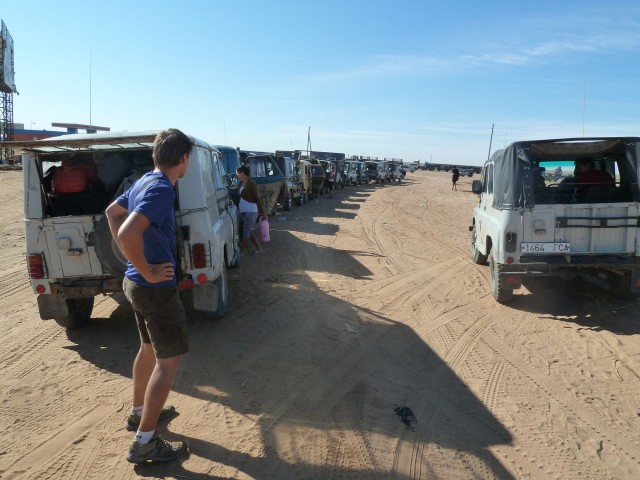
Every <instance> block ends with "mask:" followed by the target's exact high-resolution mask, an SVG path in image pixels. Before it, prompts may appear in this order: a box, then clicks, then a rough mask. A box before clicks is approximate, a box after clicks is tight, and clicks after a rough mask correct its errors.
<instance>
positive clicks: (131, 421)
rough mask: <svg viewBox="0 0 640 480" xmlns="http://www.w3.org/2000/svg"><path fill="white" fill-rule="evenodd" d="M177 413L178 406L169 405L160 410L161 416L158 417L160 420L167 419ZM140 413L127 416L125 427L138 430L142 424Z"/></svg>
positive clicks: (133, 430) (131, 430)
mask: <svg viewBox="0 0 640 480" xmlns="http://www.w3.org/2000/svg"><path fill="white" fill-rule="evenodd" d="M175 414H176V407H174V406H173V405H167V406H165V407H164V408H163V409H162V410H160V416H159V417H158V421H160V420H166V419H168V418H171V417H173V416H174V415H175ZM140 420H141V418H140V415H135V414H133V413H132V414H130V415H129V416H128V417H127V421H126V422H125V424H124V428H126V429H127V430H129V431H130V432H135V431H136V430H138V427H139V426H140Z"/></svg>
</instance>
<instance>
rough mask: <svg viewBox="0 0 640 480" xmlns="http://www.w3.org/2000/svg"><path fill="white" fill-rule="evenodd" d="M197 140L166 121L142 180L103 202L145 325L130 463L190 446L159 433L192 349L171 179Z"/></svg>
mask: <svg viewBox="0 0 640 480" xmlns="http://www.w3.org/2000/svg"><path fill="white" fill-rule="evenodd" d="M192 146H193V144H192V142H191V140H190V139H189V137H187V136H186V135H185V134H184V133H182V132H181V131H180V130H176V129H168V130H164V131H162V132H160V133H158V134H157V135H156V137H155V139H154V142H153V163H154V166H155V169H154V170H153V171H152V172H149V173H147V174H145V175H144V176H143V177H142V178H140V179H139V180H137V181H136V182H135V183H134V184H133V185H132V186H131V188H130V189H129V190H127V191H126V192H125V193H123V194H122V195H120V196H119V197H118V198H117V199H116V200H115V201H114V202H113V203H112V204H111V205H109V207H107V210H106V212H105V213H106V216H107V220H108V221H109V228H110V230H111V234H112V235H113V238H114V239H115V241H116V243H117V244H118V246H119V247H120V250H122V253H123V254H124V256H125V257H126V258H127V260H128V263H127V269H126V272H125V278H124V281H123V284H122V289H123V291H124V294H125V296H126V297H127V300H129V302H130V303H131V306H132V307H133V311H134V314H135V319H136V322H137V325H138V331H139V333H140V349H139V350H138V354H137V356H136V358H135V360H134V362H133V408H132V410H131V414H130V415H129V417H128V418H127V420H126V423H125V428H126V429H127V430H130V431H136V434H135V438H134V440H133V441H132V442H131V445H130V447H129V451H128V452H127V460H128V461H129V462H131V463H144V462H168V461H171V460H174V459H176V458H178V457H179V456H180V455H182V454H183V453H184V452H186V450H187V446H186V444H185V443H184V442H169V441H167V440H165V439H164V438H162V437H160V436H159V435H158V434H157V433H156V427H157V424H158V421H159V420H160V419H166V418H169V417H171V416H173V415H174V414H175V408H174V407H172V406H168V407H165V406H164V404H165V401H166V400H167V397H168V395H169V391H170V390H171V385H172V384H173V380H174V377H175V374H176V371H177V369H178V366H179V364H180V356H181V355H182V354H184V353H186V352H187V351H188V350H189V343H188V339H187V328H186V327H187V317H186V313H185V310H184V307H183V305H182V303H181V302H180V297H179V296H178V290H177V286H176V275H175V269H176V262H177V258H176V256H177V253H176V241H177V240H176V231H175V217H174V199H175V191H174V185H175V184H176V182H177V180H178V179H179V178H182V177H183V176H184V175H185V173H186V172H187V168H188V167H189V154H190V153H191V149H192Z"/></svg>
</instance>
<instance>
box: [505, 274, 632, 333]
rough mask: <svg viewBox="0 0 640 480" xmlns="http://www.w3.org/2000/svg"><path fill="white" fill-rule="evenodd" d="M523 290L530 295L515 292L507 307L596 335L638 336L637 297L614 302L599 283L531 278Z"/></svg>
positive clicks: (596, 281)
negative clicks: (555, 320)
mask: <svg viewBox="0 0 640 480" xmlns="http://www.w3.org/2000/svg"><path fill="white" fill-rule="evenodd" d="M525 287H526V289H527V290H529V292H531V295H518V292H516V295H515V296H514V299H513V302H512V303H510V304H509V307H511V308H514V309H516V310H522V311H526V312H531V313H538V314H541V315H542V317H543V318H551V319H557V320H562V321H570V322H574V323H576V324H578V325H581V326H584V327H586V328H589V329H591V330H596V331H599V330H607V331H610V332H611V333H615V334H620V335H635V334H638V333H640V322H639V321H638V318H640V297H635V298H631V299H620V298H616V297H615V296H614V295H612V294H611V293H610V292H609V291H608V289H607V286H606V284H605V282H604V281H602V280H600V279H590V278H586V277H576V278H573V279H571V280H560V279H557V278H534V279H529V280H527V282H526V283H525Z"/></svg>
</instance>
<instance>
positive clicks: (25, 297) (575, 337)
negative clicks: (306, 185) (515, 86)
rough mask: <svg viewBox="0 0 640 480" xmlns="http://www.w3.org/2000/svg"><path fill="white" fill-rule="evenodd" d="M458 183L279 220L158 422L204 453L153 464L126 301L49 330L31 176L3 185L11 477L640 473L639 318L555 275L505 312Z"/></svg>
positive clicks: (1, 246)
mask: <svg viewBox="0 0 640 480" xmlns="http://www.w3.org/2000/svg"><path fill="white" fill-rule="evenodd" d="M449 178H450V177H449V175H448V174H446V173H439V172H424V171H419V172H416V173H414V174H408V177H407V179H406V181H405V182H403V183H402V184H391V185H385V186H376V185H369V186H364V187H358V188H347V189H344V190H340V191H339V192H337V194H336V198H334V199H328V198H324V197H320V198H319V199H318V200H314V201H311V202H309V203H308V204H306V205H304V206H302V207H294V209H293V210H292V211H290V212H281V213H280V214H279V215H278V217H275V218H272V220H271V230H272V232H271V238H272V241H271V242H270V243H269V244H267V245H265V253H264V254H263V255H260V256H256V257H252V256H249V257H245V258H244V259H243V264H242V266H241V268H240V269H239V270H236V271H233V272H232V284H231V288H232V297H231V306H230V313H229V314H228V316H227V317H225V318H224V319H222V320H219V321H215V322H209V321H202V320H200V321H196V322H193V323H192V324H191V325H190V338H191V352H190V353H189V354H188V355H186V356H185V357H184V360H183V363H182V366H181V369H180V372H179V374H178V377H177V379H176V382H175V385H174V391H173V392H172V393H171V395H170V401H171V402H172V403H173V404H175V405H176V407H177V409H178V411H179V416H177V417H176V418H174V419H173V420H172V421H171V422H170V423H169V425H168V426H162V427H161V428H160V431H161V433H165V434H166V435H167V436H168V437H169V438H175V439H182V440H185V441H187V442H188V444H189V447H190V454H189V456H187V457H184V458H182V459H181V460H179V461H176V462H173V463H169V464H166V465H143V466H136V467H134V466H132V465H130V464H128V463H127V462H126V461H125V457H124V454H125V451H126V448H127V446H128V443H129V441H130V439H131V437H132V434H131V433H130V432H127V431H125V430H124V429H123V420H124V417H125V414H126V412H127V410H128V409H129V407H130V403H129V402H130V388H131V363H132V360H133V357H134V355H135V353H136V349H137V342H138V340H137V335H136V331H135V326H134V323H133V322H132V318H131V311H130V309H129V307H128V306H127V305H126V303H121V302H122V299H121V297H119V296H118V295H116V296H113V297H100V298H99V299H97V302H96V306H95V309H94V313H93V321H92V322H91V324H90V325H89V326H88V327H86V328H83V329H79V330H70V331H65V330H63V329H61V328H60V327H58V325H57V324H55V323H53V322H52V321H42V320H40V319H39V316H38V313H37V308H36V299H35V295H33V294H32V292H31V290H30V288H29V285H28V281H27V278H26V267H25V264H24V253H25V252H24V234H23V225H22V193H21V192H22V183H21V182H22V181H21V176H20V173H19V172H4V171H0V219H1V227H2V228H1V236H0V273H1V274H0V299H1V300H0V322H2V324H1V331H2V343H3V348H2V349H0V478H3V479H4V478H6V479H14V478H20V479H34V478H38V479H58V478H64V479H83V480H84V479H105V478H117V479H121V478H122V479H127V478H165V479H169V478H180V479H183V478H187V479H205V478H223V479H227V478H234V479H250V478H252V479H277V480H280V479H296V480H297V479H321V480H325V479H338V478H340V479H344V478H350V479H373V478H379V479H387V478H394V479H463V478H464V479H466V478H480V479H488V478H499V479H545V480H546V479H550V478H557V479H580V480H584V479H598V480H600V479H637V478H640V453H639V452H640V449H639V447H640V433H639V432H640V377H639V376H638V374H637V372H638V371H640V368H639V364H640V340H639V338H638V333H640V323H639V322H638V318H639V315H638V314H639V308H638V305H637V303H636V302H621V301H618V300H615V299H613V298H612V297H611V296H610V295H609V294H608V293H607V292H606V291H604V290H601V289H600V288H599V286H598V285H595V284H592V283H588V282H584V283H581V284H579V285H572V286H571V288H569V289H566V288H564V287H563V285H561V284H559V283H558V282H557V281H556V282H552V281H550V280H547V281H537V282H531V283H530V284H527V287H526V288H524V287H523V288H522V289H520V290H519V291H518V295H517V297H516V298H515V300H514V302H513V304H512V305H509V306H502V305H499V304H497V303H495V302H494V301H493V298H492V297H491V294H490V292H489V288H488V283H487V275H488V272H487V267H483V266H478V265H475V264H473V263H472V262H471V261H470V259H469V254H468V250H469V248H468V247H469V232H468V229H467V225H468V224H469V222H470V218H471V212H472V209H473V206H474V204H475V202H476V197H475V195H473V194H472V193H471V192H470V183H471V179H469V178H462V179H461V180H460V182H459V184H458V191H457V192H452V191H451V189H450V188H451V187H450V180H449ZM284 217H286V219H285V218H284ZM396 407H408V408H410V409H411V410H412V412H413V414H414V416H415V419H416V422H412V421H409V420H411V419H410V418H405V419H406V420H407V423H408V425H405V424H403V423H402V421H401V417H400V416H399V415H397V414H396V413H395V412H394V408H396ZM401 413H407V411H406V410H405V411H404V412H401ZM409 427H410V428H409Z"/></svg>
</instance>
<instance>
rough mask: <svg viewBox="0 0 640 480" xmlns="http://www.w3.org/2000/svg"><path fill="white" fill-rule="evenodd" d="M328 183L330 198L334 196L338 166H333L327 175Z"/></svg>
mask: <svg viewBox="0 0 640 480" xmlns="http://www.w3.org/2000/svg"><path fill="white" fill-rule="evenodd" d="M327 183H328V184H329V198H333V189H334V188H335V185H336V167H331V171H330V172H329V175H327Z"/></svg>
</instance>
